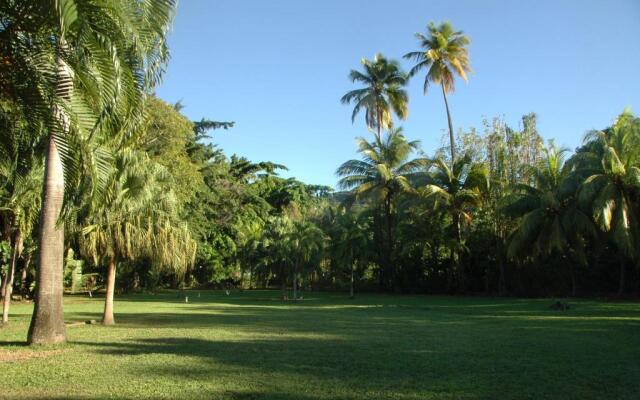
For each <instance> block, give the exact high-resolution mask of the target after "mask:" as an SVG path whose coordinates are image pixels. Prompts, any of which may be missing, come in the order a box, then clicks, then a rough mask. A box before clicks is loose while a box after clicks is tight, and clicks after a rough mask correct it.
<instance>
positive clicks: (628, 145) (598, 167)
mask: <svg viewBox="0 0 640 400" xmlns="http://www.w3.org/2000/svg"><path fill="white" fill-rule="evenodd" d="M585 141H586V143H585V146H584V147H583V148H582V149H581V150H580V151H579V152H578V153H577V154H576V155H575V157H574V162H575V163H576V165H577V168H579V169H580V170H581V171H580V172H579V173H581V174H583V175H585V176H586V179H585V181H584V183H583V184H582V186H581V188H580V193H579V200H580V202H581V203H582V204H583V205H585V206H587V207H590V209H591V210H592V213H593V219H594V221H595V222H596V224H597V225H598V227H599V228H600V229H602V230H603V231H604V232H607V233H608V234H609V236H610V238H611V241H612V242H613V243H614V244H615V245H616V247H617V248H618V250H619V252H620V284H619V288H618V293H619V294H622V293H623V292H624V290H625V258H627V259H630V260H632V261H636V260H638V258H639V257H638V250H637V249H638V247H639V246H640V222H639V221H640V214H639V212H640V211H639V209H638V199H639V196H640V146H639V144H640V118H637V117H635V116H634V115H633V114H632V113H631V112H630V111H628V110H627V111H625V112H624V113H622V114H621V115H620V116H619V117H618V119H617V120H616V122H615V123H614V124H613V126H612V127H611V128H609V129H606V130H604V131H598V132H591V133H590V134H588V135H587V137H586V138H585Z"/></svg>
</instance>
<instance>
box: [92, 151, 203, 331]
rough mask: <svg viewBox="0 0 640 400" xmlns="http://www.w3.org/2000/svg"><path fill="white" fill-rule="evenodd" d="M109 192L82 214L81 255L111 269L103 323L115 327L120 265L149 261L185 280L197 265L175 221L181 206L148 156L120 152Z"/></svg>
mask: <svg viewBox="0 0 640 400" xmlns="http://www.w3.org/2000/svg"><path fill="white" fill-rule="evenodd" d="M114 161H115V162H114V168H113V170H112V171H113V173H112V174H111V175H110V176H109V179H108V181H107V183H106V184H105V190H104V191H103V192H102V193H101V194H100V195H98V196H94V198H92V199H91V200H90V201H88V202H87V205H86V207H85V208H84V209H83V210H81V211H80V214H81V216H80V224H81V225H82V235H81V239H80V248H81V251H82V253H83V254H84V255H85V256H87V257H91V258H92V259H93V260H94V263H95V264H96V265H100V264H101V263H105V264H106V265H107V281H106V297H105V307H104V314H103V319H102V323H103V324H104V325H113V324H115V319H114V315H113V302H114V291H115V278H116V272H117V271H116V269H117V265H118V263H119V262H121V261H125V260H130V261H133V260H134V259H136V258H140V257H145V258H148V259H149V260H151V262H152V264H154V266H155V267H156V268H172V269H173V270H172V271H171V272H173V273H175V274H178V275H182V274H184V272H185V271H186V269H187V268H188V267H189V265H191V264H192V263H193V260H194V257H195V251H196V245H195V242H194V240H193V239H192V238H191V234H190V232H189V230H188V229H187V228H186V227H185V226H183V225H184V224H181V223H179V222H177V211H178V205H177V204H176V199H175V194H174V193H173V191H172V190H171V189H170V188H169V187H168V185H169V182H170V181H169V175H168V173H167V171H166V170H165V169H164V168H163V167H161V166H160V165H159V164H157V163H155V162H153V161H151V160H150V159H149V158H148V156H147V155H146V154H144V153H140V152H136V151H134V150H130V149H124V150H121V151H120V152H118V154H117V155H116V157H115V160H114Z"/></svg>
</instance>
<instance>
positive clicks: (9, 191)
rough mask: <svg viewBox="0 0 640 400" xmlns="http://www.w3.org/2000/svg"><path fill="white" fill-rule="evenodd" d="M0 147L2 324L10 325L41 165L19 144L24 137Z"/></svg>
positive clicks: (39, 186) (35, 212) (30, 148)
mask: <svg viewBox="0 0 640 400" xmlns="http://www.w3.org/2000/svg"><path fill="white" fill-rule="evenodd" d="M14 139H17V140H16V141H8V142H3V143H2V146H0V182H3V185H2V186H3V189H4V190H2V191H0V227H1V229H2V231H3V232H6V233H7V234H8V239H9V244H10V247H11V254H10V258H9V268H8V271H7V275H6V278H5V280H4V281H3V282H2V288H3V290H2V296H3V297H4V300H3V307H2V323H3V324H5V323H7V322H9V307H10V305H11V294H12V292H13V281H14V277H15V269H16V263H17V261H18V259H19V258H20V257H21V256H22V250H23V247H24V241H25V239H27V238H29V237H30V236H31V233H32V230H33V227H34V226H35V223H36V219H37V217H38V215H39V213H40V195H41V190H42V163H41V162H40V155H39V154H37V151H36V149H35V148H34V147H33V146H27V147H25V143H21V142H23V141H24V139H26V137H25V136H14Z"/></svg>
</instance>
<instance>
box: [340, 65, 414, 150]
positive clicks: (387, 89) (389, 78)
mask: <svg viewBox="0 0 640 400" xmlns="http://www.w3.org/2000/svg"><path fill="white" fill-rule="evenodd" d="M360 63H361V64H362V66H363V68H364V72H360V71H356V70H351V72H350V73H349V78H350V79H351V81H352V82H354V83H356V82H357V83H361V84H363V85H364V87H363V88H360V89H356V90H352V91H350V92H348V93H347V94H345V95H344V96H342V99H341V100H340V101H341V102H342V104H349V103H355V106H354V108H353V113H352V114H351V122H354V121H355V119H356V116H357V115H358V113H360V111H361V110H362V109H363V108H364V110H365V123H366V124H367V127H368V128H369V129H370V130H375V131H376V132H377V136H378V140H380V138H381V135H382V131H384V130H389V129H391V128H392V127H393V119H392V117H391V113H392V112H393V113H395V114H396V115H397V116H398V118H400V119H401V120H404V119H406V118H407V116H408V114H409V111H408V108H407V103H408V101H409V98H408V96H407V92H406V91H405V90H404V89H403V87H404V86H406V84H407V75H406V74H405V73H404V72H402V70H401V69H400V65H399V64H398V62H397V61H395V60H388V59H387V58H385V57H384V56H383V55H382V54H376V55H375V56H374V58H373V61H372V60H367V59H366V58H363V59H362V60H361V61H360Z"/></svg>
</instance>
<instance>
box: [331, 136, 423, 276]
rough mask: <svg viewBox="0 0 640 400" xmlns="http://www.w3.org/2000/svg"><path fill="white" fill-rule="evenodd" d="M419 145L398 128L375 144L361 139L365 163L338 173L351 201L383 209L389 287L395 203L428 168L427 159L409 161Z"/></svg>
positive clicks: (357, 162)
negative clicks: (415, 175) (411, 180)
mask: <svg viewBox="0 0 640 400" xmlns="http://www.w3.org/2000/svg"><path fill="white" fill-rule="evenodd" d="M418 146H419V142H417V141H412V142H409V141H407V139H406V138H405V137H404V135H403V134H402V129H400V128H398V129H395V130H392V131H390V132H389V133H388V134H387V135H386V137H385V138H384V140H383V139H382V138H378V137H376V140H375V141H374V142H368V141H366V140H365V139H364V138H359V139H358V152H359V153H360V154H361V155H362V159H361V160H349V161H347V162H345V163H344V164H342V165H341V166H340V167H339V168H338V170H337V171H336V173H337V175H338V176H340V177H341V179H340V180H339V182H338V186H339V187H340V188H342V189H346V190H349V191H350V200H351V201H359V200H362V201H368V202H370V203H371V204H372V205H373V206H374V207H380V208H381V209H382V214H383V216H384V220H385V228H386V229H385V230H386V232H385V235H386V238H385V240H384V242H383V248H384V250H382V254H381V260H380V262H381V267H382V271H383V273H382V274H381V281H382V283H383V284H384V285H388V284H389V283H390V282H391V281H392V279H393V270H392V268H393V265H392V260H391V254H392V252H393V246H394V237H393V230H394V215H395V204H394V203H395V201H396V198H397V196H398V195H400V194H402V193H406V192H410V191H412V187H411V184H410V177H411V176H412V175H413V174H414V173H416V172H417V171H418V170H419V169H420V168H421V167H423V166H424V162H425V161H424V159H414V160H409V157H410V156H411V154H412V153H413V152H414V151H416V150H417V149H418Z"/></svg>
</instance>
